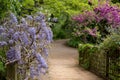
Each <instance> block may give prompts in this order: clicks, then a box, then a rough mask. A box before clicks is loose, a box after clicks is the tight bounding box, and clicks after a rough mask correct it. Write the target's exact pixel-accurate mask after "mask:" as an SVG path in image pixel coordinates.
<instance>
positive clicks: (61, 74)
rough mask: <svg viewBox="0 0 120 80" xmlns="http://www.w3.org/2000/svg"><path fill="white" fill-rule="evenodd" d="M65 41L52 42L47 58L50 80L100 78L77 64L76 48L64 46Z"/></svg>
mask: <svg viewBox="0 0 120 80" xmlns="http://www.w3.org/2000/svg"><path fill="white" fill-rule="evenodd" d="M65 42H66V40H57V41H55V42H53V47H52V48H51V50H50V55H49V58H48V61H49V78H50V80H102V79H100V78H99V77H97V76H96V75H94V74H93V73H91V72H89V71H86V70H84V69H83V68H81V67H80V66H79V65H78V51H77V49H74V48H71V47H67V46H65Z"/></svg>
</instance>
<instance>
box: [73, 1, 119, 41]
mask: <svg viewBox="0 0 120 80" xmlns="http://www.w3.org/2000/svg"><path fill="white" fill-rule="evenodd" d="M72 19H73V21H75V22H76V23H77V26H76V27H74V28H75V30H74V31H73V36H74V37H78V38H82V39H83V42H91V39H92V42H93V43H96V42H97V41H98V40H99V41H102V39H103V38H105V37H106V35H108V34H110V32H109V30H110V29H117V28H118V27H119V26H120V9H119V8H118V7H117V6H111V5H110V4H108V3H106V4H103V5H99V6H98V7H95V8H94V9H93V11H85V12H83V13H82V14H80V15H77V16H73V18H72ZM83 36H84V38H83Z"/></svg>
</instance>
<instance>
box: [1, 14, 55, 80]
mask: <svg viewBox="0 0 120 80" xmlns="http://www.w3.org/2000/svg"><path fill="white" fill-rule="evenodd" d="M52 37H53V34H52V31H51V29H50V27H48V26H47V24H46V21H45V16H44V15H43V14H42V13H37V14H36V16H31V15H27V16H26V18H21V20H19V21H18V19H17V17H16V16H15V15H14V14H13V13H11V14H10V19H8V21H5V23H4V24H2V25H1V26H0V47H1V48H2V47H5V46H7V47H8V50H7V51H6V58H3V57H0V59H1V60H2V61H3V62H4V63H5V64H6V65H9V64H13V63H15V62H17V63H18V67H17V69H18V74H20V75H21V76H22V77H21V80H28V79H34V78H35V77H36V76H39V75H40V74H41V73H45V72H46V70H47V68H48V66H47V62H46V57H47V56H48V48H49V45H50V43H51V42H52Z"/></svg>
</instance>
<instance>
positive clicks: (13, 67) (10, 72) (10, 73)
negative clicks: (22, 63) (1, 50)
mask: <svg viewBox="0 0 120 80" xmlns="http://www.w3.org/2000/svg"><path fill="white" fill-rule="evenodd" d="M7 80H19V79H17V63H13V64H9V65H7Z"/></svg>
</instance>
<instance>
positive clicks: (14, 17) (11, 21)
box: [10, 13, 18, 24]
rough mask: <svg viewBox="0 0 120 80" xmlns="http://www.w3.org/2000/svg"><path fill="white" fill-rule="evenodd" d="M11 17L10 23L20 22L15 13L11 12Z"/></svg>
mask: <svg viewBox="0 0 120 80" xmlns="http://www.w3.org/2000/svg"><path fill="white" fill-rule="evenodd" d="M10 19H11V20H10V23H12V24H17V23H18V21H17V17H16V16H15V15H14V14H13V13H11V14H10Z"/></svg>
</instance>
